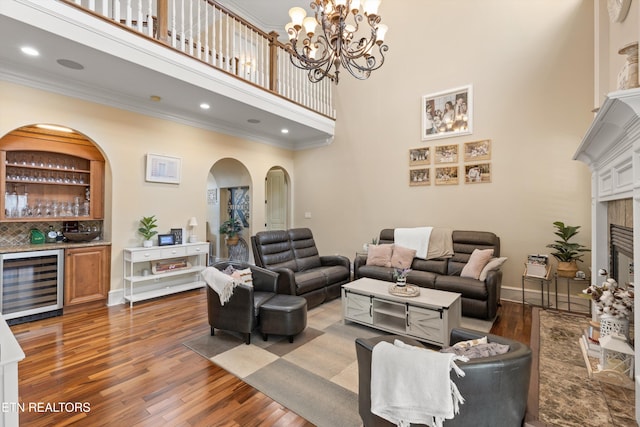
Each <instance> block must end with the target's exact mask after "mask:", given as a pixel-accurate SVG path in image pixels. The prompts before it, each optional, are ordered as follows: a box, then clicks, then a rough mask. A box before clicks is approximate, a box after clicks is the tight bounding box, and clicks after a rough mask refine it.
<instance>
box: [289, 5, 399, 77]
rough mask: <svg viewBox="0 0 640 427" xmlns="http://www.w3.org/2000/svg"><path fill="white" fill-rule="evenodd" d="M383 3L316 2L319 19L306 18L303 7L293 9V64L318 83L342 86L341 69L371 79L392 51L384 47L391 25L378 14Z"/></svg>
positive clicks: (290, 33)
mask: <svg viewBox="0 0 640 427" xmlns="http://www.w3.org/2000/svg"><path fill="white" fill-rule="evenodd" d="M381 1H382V0H363V1H362V2H361V1H360V0H314V1H313V2H311V9H313V10H314V11H315V17H312V16H306V15H307V12H306V11H305V10H304V9H303V8H301V7H293V8H291V9H290V10H289V16H290V17H291V22H289V23H288V24H287V25H286V26H285V29H286V31H287V34H288V35H289V43H287V44H286V49H287V51H288V52H289V54H290V59H291V63H292V64H293V65H295V66H296V67H298V68H301V69H303V70H307V71H309V80H311V81H312V82H314V83H316V82H319V81H320V80H322V79H323V78H325V77H329V78H330V79H331V80H333V81H335V82H336V84H338V76H339V74H340V67H342V68H345V69H346V70H348V71H349V73H351V75H352V76H354V77H355V78H357V79H360V80H365V79H367V78H369V75H370V74H371V72H372V71H374V70H377V69H378V68H380V67H381V66H382V64H383V63H384V53H385V52H386V51H387V50H389V47H388V46H387V45H386V44H384V36H385V34H386V32H387V26H386V25H384V24H381V23H380V20H381V18H380V15H378V7H379V6H380V3H381ZM360 3H362V10H360ZM365 23H366V25H365ZM367 25H368V26H367ZM318 27H319V29H318ZM361 27H362V28H361ZM316 29H318V31H317V32H316ZM314 36H315V38H314Z"/></svg>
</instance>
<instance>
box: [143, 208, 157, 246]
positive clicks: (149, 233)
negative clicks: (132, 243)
mask: <svg viewBox="0 0 640 427" xmlns="http://www.w3.org/2000/svg"><path fill="white" fill-rule="evenodd" d="M157 221H158V220H157V219H156V216H155V215H151V216H143V217H142V219H141V220H140V227H139V228H138V233H140V234H141V235H142V237H143V238H144V241H143V242H142V246H144V247H145V248H148V247H150V246H153V242H152V241H151V238H152V237H153V236H155V235H156V234H158V232H157V231H156V230H155V228H157V227H158V224H157Z"/></svg>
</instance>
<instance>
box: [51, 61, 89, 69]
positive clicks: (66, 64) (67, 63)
mask: <svg viewBox="0 0 640 427" xmlns="http://www.w3.org/2000/svg"><path fill="white" fill-rule="evenodd" d="M56 62H57V63H58V64H60V65H62V66H63V67H66V68H71V69H72V70H84V65H82V64H80V63H78V62H76V61H72V60H70V59H58V60H57V61H56Z"/></svg>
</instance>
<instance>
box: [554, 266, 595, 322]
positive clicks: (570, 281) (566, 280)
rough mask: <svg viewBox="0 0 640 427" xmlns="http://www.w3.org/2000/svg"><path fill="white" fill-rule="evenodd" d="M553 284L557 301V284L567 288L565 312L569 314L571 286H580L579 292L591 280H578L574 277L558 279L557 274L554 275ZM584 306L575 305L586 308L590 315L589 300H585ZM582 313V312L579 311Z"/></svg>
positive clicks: (587, 278)
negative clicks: (554, 284)
mask: <svg viewBox="0 0 640 427" xmlns="http://www.w3.org/2000/svg"><path fill="white" fill-rule="evenodd" d="M554 276H555V277H554V279H555V283H556V299H557V295H558V294H557V290H558V282H560V283H561V284H562V283H564V284H565V285H566V286H567V311H568V312H571V286H572V285H580V286H581V288H580V292H582V290H583V289H585V288H586V287H587V286H589V284H590V283H591V278H589V277H586V278H584V279H578V278H576V277H560V276H558V273H556V274H555V275H554ZM585 299H586V304H578V303H577V302H576V303H575V304H576V305H577V306H579V307H583V308H587V309H588V310H589V315H591V298H588V299H587V298H585ZM556 305H557V304H556ZM580 312H581V313H583V311H580Z"/></svg>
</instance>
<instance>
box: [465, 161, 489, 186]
mask: <svg viewBox="0 0 640 427" xmlns="http://www.w3.org/2000/svg"><path fill="white" fill-rule="evenodd" d="M487 182H491V163H470V164H468V165H464V183H465V184H484V183H487Z"/></svg>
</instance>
